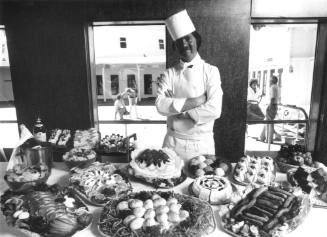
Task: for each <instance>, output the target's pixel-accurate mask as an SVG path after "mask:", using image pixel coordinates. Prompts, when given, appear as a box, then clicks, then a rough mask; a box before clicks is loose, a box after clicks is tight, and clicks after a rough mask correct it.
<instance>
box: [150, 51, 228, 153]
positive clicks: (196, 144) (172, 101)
mask: <svg viewBox="0 0 327 237" xmlns="http://www.w3.org/2000/svg"><path fill="white" fill-rule="evenodd" d="M168 89H169V90H171V91H172V92H173V97H172V98H171V97H166V96H165V91H167V90H168ZM204 93H206V96H207V101H206V102H205V103H204V104H202V105H200V106H199V107H196V108H194V109H190V110H188V111H185V112H187V113H188V114H189V116H190V117H191V118H188V117H186V116H185V115H184V113H185V112H184V113H183V112H181V110H182V108H183V105H184V103H185V101H186V99H187V98H193V97H197V96H200V95H203V94H204ZM157 94H158V97H157V99H156V107H157V110H158V112H159V113H160V114H161V115H164V116H167V135H166V138H165V141H164V144H163V146H164V147H171V148H173V149H174V150H175V151H176V152H177V153H179V151H178V149H179V148H180V149H181V151H180V152H181V153H182V154H179V155H181V156H182V157H183V156H184V158H185V156H187V159H188V158H190V157H192V156H196V155H199V154H208V153H210V154H214V142H213V124H214V121H215V119H217V118H218V117H219V116H220V113H221V106H222V95H223V92H222V89H221V80H220V74H219V71H218V68H217V67H215V66H212V65H210V64H208V63H206V62H205V61H204V60H202V59H201V57H200V55H199V54H197V55H196V57H195V58H194V59H193V60H192V61H191V62H188V63H185V62H183V61H180V62H179V63H178V64H177V65H175V66H174V67H172V68H169V69H167V70H166V72H165V73H164V76H163V78H162V80H161V85H160V86H158V91H157ZM181 143H184V144H181ZM202 143H203V145H204V146H205V147H203V146H202V145H201V144H202ZM208 146H209V147H208ZM176 149H177V150H176ZM185 152H187V153H188V154H187V155H186V154H184V153H185Z"/></svg>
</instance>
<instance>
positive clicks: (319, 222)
mask: <svg viewBox="0 0 327 237" xmlns="http://www.w3.org/2000/svg"><path fill="white" fill-rule="evenodd" d="M6 167H7V162H0V174H1V175H2V176H3V175H4V173H5V170H6ZM68 177H69V175H68V168H67V167H66V165H65V164H64V163H59V162H57V163H54V165H53V168H52V173H51V176H50V177H49V179H48V182H47V183H48V184H50V185H52V184H55V183H59V184H60V185H64V184H66V183H67V181H68ZM285 179H286V176H285V174H281V173H277V177H276V180H277V181H282V180H285ZM192 181H193V179H191V178H187V179H186V180H185V181H184V182H183V183H182V184H180V185H178V186H177V187H175V188H174V189H173V190H174V191H175V192H177V193H182V194H188V191H187V188H188V185H189V184H191V183H192ZM132 186H133V191H135V192H137V191H142V190H154V188H152V187H151V186H148V185H144V184H142V183H137V182H132ZM6 189H8V186H7V184H6V182H5V181H4V179H3V178H0V194H1V195H2V194H3V193H4V191H5V190H6ZM165 190H166V189H165ZM88 207H89V209H90V211H91V212H92V213H93V215H94V216H93V222H92V224H91V226H89V227H88V228H86V229H84V230H82V231H79V232H77V233H76V234H75V235H74V237H81V236H83V237H84V236H87V237H91V236H101V235H100V233H99V232H98V230H97V223H98V220H99V216H100V213H101V211H102V208H101V207H93V206H89V205H88ZM212 208H213V211H214V215H215V218H216V223H217V229H216V230H215V231H214V232H213V233H212V234H210V235H209V236H212V237H213V236H215V237H218V236H219V237H227V236H230V235H228V234H227V233H225V232H223V230H222V229H221V225H220V223H221V222H220V217H219V206H212ZM326 220H327V209H318V208H312V209H311V211H310V212H309V214H308V216H307V218H306V219H305V220H304V222H303V223H302V224H301V225H300V226H299V227H298V228H297V229H296V230H295V231H293V232H292V233H290V234H288V235H287V236H288V237H302V236H303V237H304V236H315V237H319V236H321V237H323V236H327V234H326V232H327V224H326ZM0 236H1V237H11V236H22V237H27V236H28V235H25V234H22V232H20V231H19V230H17V229H15V228H13V227H9V226H7V224H6V221H5V218H4V216H3V215H2V212H1V214H0Z"/></svg>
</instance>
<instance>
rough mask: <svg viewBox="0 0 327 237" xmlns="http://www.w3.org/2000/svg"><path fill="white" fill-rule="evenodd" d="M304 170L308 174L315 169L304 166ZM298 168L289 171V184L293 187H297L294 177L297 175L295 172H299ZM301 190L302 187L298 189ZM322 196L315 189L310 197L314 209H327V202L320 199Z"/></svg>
mask: <svg viewBox="0 0 327 237" xmlns="http://www.w3.org/2000/svg"><path fill="white" fill-rule="evenodd" d="M302 168H304V169H305V170H306V171H307V172H309V173H311V172H313V171H314V170H316V168H315V169H312V167H308V166H302ZM297 169H298V168H293V169H290V170H288V172H287V173H286V175H287V180H288V182H289V183H290V184H291V185H292V186H294V187H295V186H296V184H295V181H294V180H293V179H294V178H293V175H294V173H295V171H296V170H297ZM298 188H299V189H300V187H298ZM319 196H320V194H319V192H318V191H317V190H316V189H315V188H313V189H312V190H311V192H310V194H309V197H310V201H311V204H312V207H315V208H326V209H327V202H325V201H323V200H322V199H321V198H320V197H319Z"/></svg>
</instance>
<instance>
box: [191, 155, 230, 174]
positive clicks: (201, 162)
mask: <svg viewBox="0 0 327 237" xmlns="http://www.w3.org/2000/svg"><path fill="white" fill-rule="evenodd" d="M187 166H188V173H189V176H190V177H191V178H197V177H200V176H203V175H218V176H223V177H228V176H229V175H230V173H231V172H232V168H233V167H232V164H231V163H230V161H228V160H227V159H225V158H222V157H220V156H216V155H209V154H205V155H199V156H196V157H193V158H192V159H191V160H190V161H189V162H188V164H187Z"/></svg>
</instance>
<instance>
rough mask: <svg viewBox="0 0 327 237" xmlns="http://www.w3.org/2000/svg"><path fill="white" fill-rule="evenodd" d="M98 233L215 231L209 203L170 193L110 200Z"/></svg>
mask: <svg viewBox="0 0 327 237" xmlns="http://www.w3.org/2000/svg"><path fill="white" fill-rule="evenodd" d="M99 230H100V232H102V233H103V234H104V235H105V236H117V237H119V236H132V237H134V236H135V237H136V236H166V237H169V236H185V237H186V236H201V235H206V234H210V233H211V232H213V231H214V230H215V220H214V216H213V212H212V210H211V207H210V205H209V204H208V203H206V202H204V201H201V200H199V199H197V198H193V197H189V196H185V195H180V194H175V193H173V192H145V191H143V192H139V193H132V194H130V195H126V196H124V197H121V198H119V199H116V200H112V201H109V202H108V203H107V205H106V206H105V207H104V209H103V211H102V213H101V215H100V222H99Z"/></svg>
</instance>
